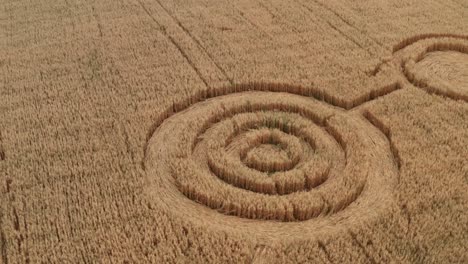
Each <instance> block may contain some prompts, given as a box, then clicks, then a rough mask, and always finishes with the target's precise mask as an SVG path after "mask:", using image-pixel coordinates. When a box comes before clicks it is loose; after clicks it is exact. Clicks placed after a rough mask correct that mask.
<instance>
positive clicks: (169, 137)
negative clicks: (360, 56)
mask: <svg viewBox="0 0 468 264" xmlns="http://www.w3.org/2000/svg"><path fill="white" fill-rule="evenodd" d="M145 165H146V166H145V167H146V170H147V175H148V180H149V181H148V183H149V184H148V186H147V190H148V191H149V194H150V197H151V199H152V200H153V201H154V202H155V203H157V204H158V205H159V206H163V207H164V208H167V209H168V210H169V211H171V212H172V213H174V214H175V215H177V216H178V217H181V218H184V219H190V220H191V221H194V223H206V222H209V226H210V227H212V228H219V229H223V230H232V231H235V232H239V231H242V232H246V233H245V234H249V233H251V232H254V231H255V233H256V234H257V235H258V236H262V237H268V238H275V237H278V238H279V237H280V236H282V235H285V234H287V236H291V234H292V235H294V236H299V237H301V236H304V235H307V234H309V235H310V233H316V232H319V231H320V230H321V231H324V230H325V229H326V228H327V227H330V226H335V227H336V226H343V225H345V224H351V223H357V222H360V221H357V220H366V219H370V218H372V217H374V216H375V215H376V214H378V213H379V212H380V211H381V210H385V209H386V208H387V206H388V203H389V202H390V201H391V200H392V192H391V190H392V188H393V186H394V184H395V179H396V175H397V168H396V166H395V163H394V160H393V156H392V153H391V151H390V147H389V143H388V141H387V139H386V137H385V135H384V134H382V133H381V132H380V131H379V130H378V129H377V128H375V127H374V126H373V125H372V124H371V123H369V122H368V121H367V120H366V119H365V118H363V117H362V116H360V115H359V114H356V113H346V112H344V111H343V110H342V109H340V108H337V107H333V106H328V105H327V104H325V103H323V102H320V101H317V100H315V99H312V98H310V97H304V96H299V95H294V94H289V93H278V92H265V91H263V92H255V91H252V92H238V93H233V94H229V95H224V96H219V97H214V98H211V99H208V100H206V101H203V102H200V103H196V104H193V105H192V106H190V107H188V108H187V109H185V110H183V111H181V112H179V113H176V114H174V115H173V116H171V117H169V118H167V119H166V120H165V121H164V122H163V123H162V124H161V125H160V126H159V127H158V129H157V130H156V131H155V133H154V134H153V136H152V137H151V139H150V141H149V143H148V148H147V153H146V160H145ZM317 228H318V229H317ZM282 239H284V238H282Z"/></svg>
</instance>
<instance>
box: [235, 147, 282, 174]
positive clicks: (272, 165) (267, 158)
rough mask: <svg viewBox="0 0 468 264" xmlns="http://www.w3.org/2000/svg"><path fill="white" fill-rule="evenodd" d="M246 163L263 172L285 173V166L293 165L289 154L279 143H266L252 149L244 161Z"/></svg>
mask: <svg viewBox="0 0 468 264" xmlns="http://www.w3.org/2000/svg"><path fill="white" fill-rule="evenodd" d="M244 163H245V164H246V165H247V166H248V167H250V168H252V169H256V170H259V171H263V172H275V171H283V170H286V169H287V168H286V167H285V166H284V165H285V164H290V163H291V158H290V157H289V154H288V152H287V151H286V150H285V149H284V148H283V146H282V145H281V144H279V143H274V142H272V143H265V144H261V145H259V146H256V147H254V148H252V149H250V150H249V151H248V152H247V155H246V157H245V159H244Z"/></svg>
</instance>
